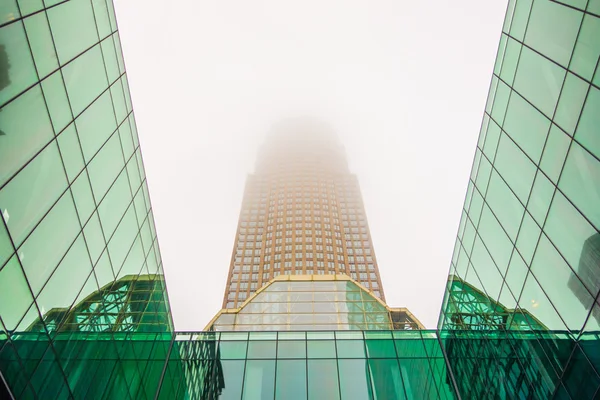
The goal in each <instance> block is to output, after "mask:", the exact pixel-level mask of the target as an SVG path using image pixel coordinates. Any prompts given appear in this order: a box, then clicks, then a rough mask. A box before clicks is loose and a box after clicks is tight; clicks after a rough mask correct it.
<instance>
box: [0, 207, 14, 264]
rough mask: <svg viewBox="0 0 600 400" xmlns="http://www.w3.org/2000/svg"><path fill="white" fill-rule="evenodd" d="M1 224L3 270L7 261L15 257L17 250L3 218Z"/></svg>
mask: <svg viewBox="0 0 600 400" xmlns="http://www.w3.org/2000/svg"><path fill="white" fill-rule="evenodd" d="M0 222H1V223H0V268H2V266H3V265H4V263H5V262H6V260H8V258H9V257H10V256H12V255H13V253H14V252H15V249H14V247H13V245H12V243H11V241H10V238H9V236H8V232H7V231H6V228H5V226H4V220H3V218H1V217H0Z"/></svg>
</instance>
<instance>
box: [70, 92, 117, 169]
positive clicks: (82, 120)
mask: <svg viewBox="0 0 600 400" xmlns="http://www.w3.org/2000/svg"><path fill="white" fill-rule="evenodd" d="M75 124H76V125H77V131H78V132H79V139H80V140H81V148H82V149H83V155H84V157H85V160H86V161H87V162H89V161H90V160H91V159H92V157H93V156H94V154H96V152H97V151H98V150H99V149H100V147H102V145H103V144H104V143H105V142H106V140H107V139H108V138H109V137H110V135H112V134H113V132H114V131H115V129H116V128H117V125H116V122H115V117H114V112H113V108H112V101H111V99H110V93H109V92H105V93H103V94H102V96H100V97H99V98H98V99H97V100H96V101H94V103H92V105H91V106H90V107H89V108H88V109H86V110H85V112H84V113H83V114H81V115H80V116H79V118H77V119H76V120H75Z"/></svg>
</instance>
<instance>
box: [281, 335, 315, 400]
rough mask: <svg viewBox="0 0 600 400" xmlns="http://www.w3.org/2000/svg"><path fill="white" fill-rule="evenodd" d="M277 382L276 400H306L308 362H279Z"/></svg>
mask: <svg viewBox="0 0 600 400" xmlns="http://www.w3.org/2000/svg"><path fill="white" fill-rule="evenodd" d="M279 343H280V344H281V342H279ZM276 382H277V384H276V385H277V387H276V392H275V399H277V400H288V399H290V400H305V399H306V395H307V393H306V360H301V361H300V360H277V380H276Z"/></svg>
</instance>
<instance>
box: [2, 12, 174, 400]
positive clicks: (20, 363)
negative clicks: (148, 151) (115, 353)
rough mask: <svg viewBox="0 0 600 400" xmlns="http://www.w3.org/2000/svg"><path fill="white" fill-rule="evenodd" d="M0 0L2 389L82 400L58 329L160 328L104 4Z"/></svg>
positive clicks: (148, 237)
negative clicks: (69, 372)
mask: <svg viewBox="0 0 600 400" xmlns="http://www.w3.org/2000/svg"><path fill="white" fill-rule="evenodd" d="M0 3H1V4H0V338H1V340H2V345H0V352H1V353H2V358H3V360H7V359H9V360H11V361H10V362H9V363H3V364H2V368H1V372H2V375H3V376H4V378H5V379H6V380H7V381H8V380H10V383H11V385H10V386H11V389H12V395H13V396H14V397H15V398H51V399H54V398H85V397H86V394H85V392H79V391H77V388H76V385H71V386H67V384H66V381H65V379H66V375H65V374H64V373H61V372H60V368H61V365H62V367H64V368H67V367H66V365H65V364H61V363H63V362H64V360H63V361H61V360H59V358H60V357H59V356H58V354H59V353H60V349H59V347H60V346H61V345H62V344H64V343H65V342H68V339H66V338H67V337H68V336H69V334H67V333H66V332H70V333H73V334H74V333H76V332H105V333H106V332H108V333H107V335H108V336H107V337H110V335H112V334H117V333H118V332H166V331H172V329H173V324H172V321H171V317H170V311H169V304H168V300H167V293H166V289H165V282H164V278H163V271H162V262H161V259H160V253H159V251H158V242H157V240H156V234H155V229H154V226H153V225H154V223H153V217H152V209H151V204H150V202H149V198H148V196H147V195H146V193H147V189H146V178H145V174H144V170H143V166H142V163H141V153H140V148H139V144H138V139H137V131H136V126H135V120H134V115H133V109H132V106H131V98H130V94H129V90H128V89H127V87H128V86H127V74H126V72H125V68H124V64H123V56H122V54H121V50H120V44H119V36H118V32H117V25H116V20H115V15H114V9H113V5H112V1H110V0H108V1H106V0H71V1H60V0H59V1H56V0H52V1H49V0H45V1H41V0H39V1H38V0H33V1H22V0H19V1H18V2H17V1H15V0H8V1H1V2H0ZM33 332H36V333H35V334H34V333H33ZM23 335H25V337H26V338H27V339H26V338H25V337H24V336H23ZM28 335H31V336H28ZM56 335H59V336H60V337H61V338H62V339H61V340H62V341H61V342H58V341H56V340H53V338H54V337H56ZM31 337H35V340H33V342H32V341H30V340H29V338H31ZM21 340H23V341H27V343H28V345H31V346H33V347H31V350H30V351H29V350H28V352H24V351H22V350H21V349H20V348H18V346H20V345H17V344H16V343H17V342H20V341H21ZM28 345H26V347H27V346H28ZM106 345H107V346H108V347H110V346H113V347H115V345H113V344H109V343H107V344H106ZM2 346H3V347H2ZM68 346H70V345H68ZM68 346H67V347H68ZM27 348H28V349H29V347H27ZM111 354H112V353H111V352H107V353H106V357H109V358H110V357H111ZM6 357H8V358H6ZM33 359H36V360H37V361H35V362H34V361H32V360H33ZM76 364H77V362H75V363H74V364H71V366H72V367H73V368H75V369H76V367H75V365H76ZM96 367H97V368H96ZM69 368H71V367H69ZM103 368H105V369H103ZM112 368H113V367H112V366H109V365H108V364H104V366H99V365H98V366H96V365H90V374H92V373H93V374H95V375H94V376H96V377H97V379H98V383H99V384H100V385H104V384H105V383H106V381H107V380H108V379H109V377H110V374H111V371H112ZM67 369H68V368H67ZM92 371H95V372H92ZM15 374H16V375H15ZM104 375H107V376H104ZM15 376H18V378H15ZM13 378H15V379H17V380H18V383H15V382H17V381H15V380H13ZM89 378H90V379H91V376H90V377H89ZM109 390H110V389H109ZM0 397H2V395H1V394H0ZM112 397H114V398H122V397H121V396H112Z"/></svg>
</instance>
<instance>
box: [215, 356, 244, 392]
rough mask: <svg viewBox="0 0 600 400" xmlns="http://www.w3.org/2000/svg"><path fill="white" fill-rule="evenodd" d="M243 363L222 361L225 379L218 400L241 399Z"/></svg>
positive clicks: (242, 361)
mask: <svg viewBox="0 0 600 400" xmlns="http://www.w3.org/2000/svg"><path fill="white" fill-rule="evenodd" d="M245 363H246V362H245V361H244V360H241V361H237V360H223V361H221V365H222V367H223V376H224V377H225V382H224V385H223V386H224V387H223V391H222V392H221V396H220V397H219V399H227V400H239V399H241V398H242V384H243V382H244V365H245Z"/></svg>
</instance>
